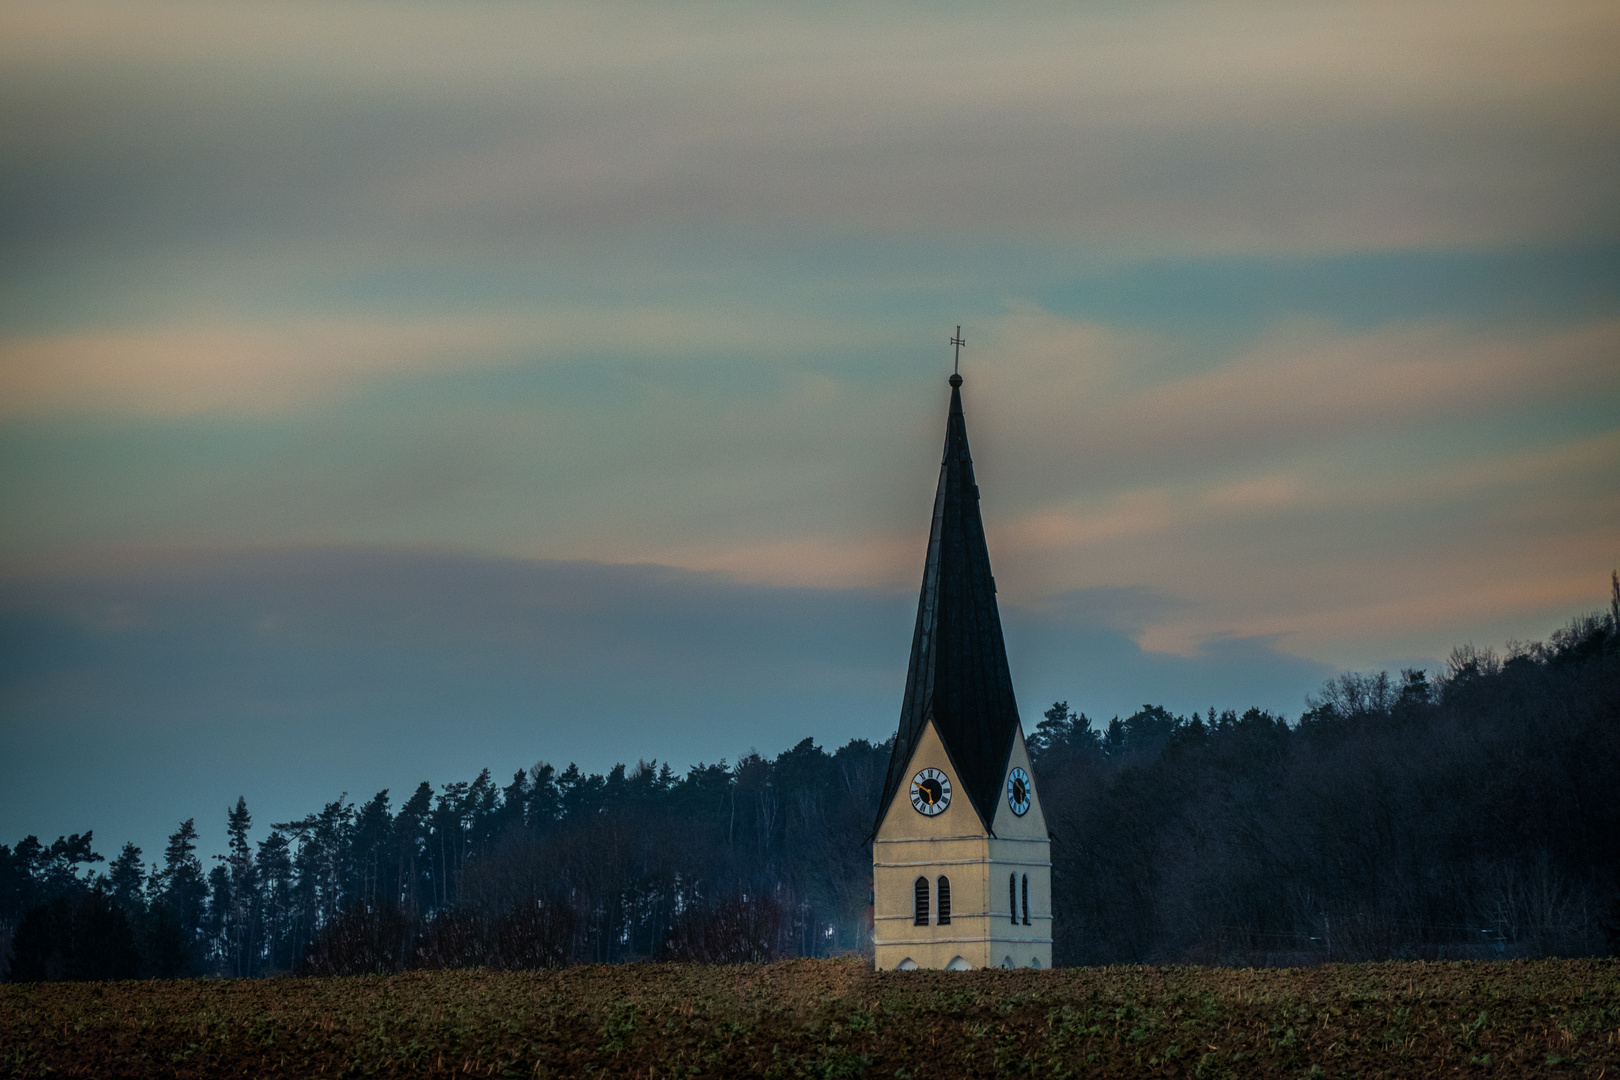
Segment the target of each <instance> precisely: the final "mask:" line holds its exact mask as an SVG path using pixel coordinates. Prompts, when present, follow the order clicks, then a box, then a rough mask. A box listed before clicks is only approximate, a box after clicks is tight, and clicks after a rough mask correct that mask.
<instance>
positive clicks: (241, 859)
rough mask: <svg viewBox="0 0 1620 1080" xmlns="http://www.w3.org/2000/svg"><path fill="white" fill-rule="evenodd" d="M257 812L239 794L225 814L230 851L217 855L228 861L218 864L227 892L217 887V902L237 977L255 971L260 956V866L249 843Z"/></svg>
mask: <svg viewBox="0 0 1620 1080" xmlns="http://www.w3.org/2000/svg"><path fill="white" fill-rule="evenodd" d="M252 824H253V815H251V814H249V813H248V808H247V799H245V798H243V797H242V796H240V795H238V796H237V797H236V805H235V806H234V807H232V808H231V809H230V810H229V811H227V812H226V815H225V829H226V833H227V835H228V836H229V837H230V851H229V853H228V854H225V855H216V856H214V858H216V859H218V860H220V861H221V862H222V863H224V866H223V867H216V868H215V870H216V872H217V871H219V870H220V869H223V870H224V871H225V874H226V877H225V885H224V890H223V892H221V891H220V889H219V888H215V889H214V893H215V902H216V904H221V905H223V907H222V908H221V909H220V913H219V922H220V927H219V931H220V935H221V948H222V950H223V952H224V960H225V969H226V971H228V972H230V973H231V974H232V975H234V976H236V977H237V978H239V979H241V978H247V977H249V976H251V975H252V974H253V973H254V969H255V967H256V964H255V960H256V959H257V956H258V947H259V937H258V925H259V910H260V907H261V901H260V897H259V881H258V867H257V866H256V865H255V864H254V861H253V849H252V847H250V846H249V845H248V838H247V834H248V829H249V828H250V827H251V826H252Z"/></svg>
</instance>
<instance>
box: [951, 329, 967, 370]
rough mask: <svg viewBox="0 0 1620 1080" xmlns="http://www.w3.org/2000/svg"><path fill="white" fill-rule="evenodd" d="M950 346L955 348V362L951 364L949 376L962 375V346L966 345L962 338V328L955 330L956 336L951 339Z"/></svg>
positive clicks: (965, 340)
mask: <svg viewBox="0 0 1620 1080" xmlns="http://www.w3.org/2000/svg"><path fill="white" fill-rule="evenodd" d="M950 344H952V345H955V346H956V360H955V361H954V362H953V363H952V364H951V374H952V375H960V374H961V373H962V346H964V345H966V344H967V339H965V338H964V337H962V328H961V327H960V326H958V327H957V328H956V336H955V337H953V338H951V340H950Z"/></svg>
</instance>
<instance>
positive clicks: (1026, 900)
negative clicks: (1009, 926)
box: [1024, 874, 1029, 926]
mask: <svg viewBox="0 0 1620 1080" xmlns="http://www.w3.org/2000/svg"><path fill="white" fill-rule="evenodd" d="M1024 925H1025V926H1028V925H1029V875H1028V874H1025V875H1024Z"/></svg>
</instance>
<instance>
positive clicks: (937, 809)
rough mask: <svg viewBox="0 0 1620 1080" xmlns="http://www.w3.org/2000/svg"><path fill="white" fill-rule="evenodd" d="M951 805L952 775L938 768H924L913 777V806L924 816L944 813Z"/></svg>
mask: <svg viewBox="0 0 1620 1080" xmlns="http://www.w3.org/2000/svg"><path fill="white" fill-rule="evenodd" d="M949 805H951V780H950V777H948V776H946V775H945V774H944V773H942V772H940V771H939V770H938V769H924V770H923V771H922V772H920V773H918V774H917V775H916V776H913V777H912V778H911V808H912V809H913V810H915V811H917V813H919V814H921V815H922V816H923V817H933V816H934V815H935V814H943V813H944V812H945V808H946V807H947V806H949Z"/></svg>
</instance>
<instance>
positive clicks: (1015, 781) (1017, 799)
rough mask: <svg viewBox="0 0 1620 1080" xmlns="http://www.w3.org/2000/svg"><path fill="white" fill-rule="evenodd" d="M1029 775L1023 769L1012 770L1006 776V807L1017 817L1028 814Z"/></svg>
mask: <svg viewBox="0 0 1620 1080" xmlns="http://www.w3.org/2000/svg"><path fill="white" fill-rule="evenodd" d="M1031 790H1032V789H1031V788H1030V786H1029V773H1027V772H1025V771H1024V770H1023V769H1014V770H1013V771H1012V772H1011V773H1009V774H1008V776H1007V805H1008V806H1010V807H1012V812H1013V813H1015V814H1017V815H1018V816H1019V817H1023V816H1024V815H1025V814H1027V813H1029V793H1030V791H1031Z"/></svg>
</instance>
